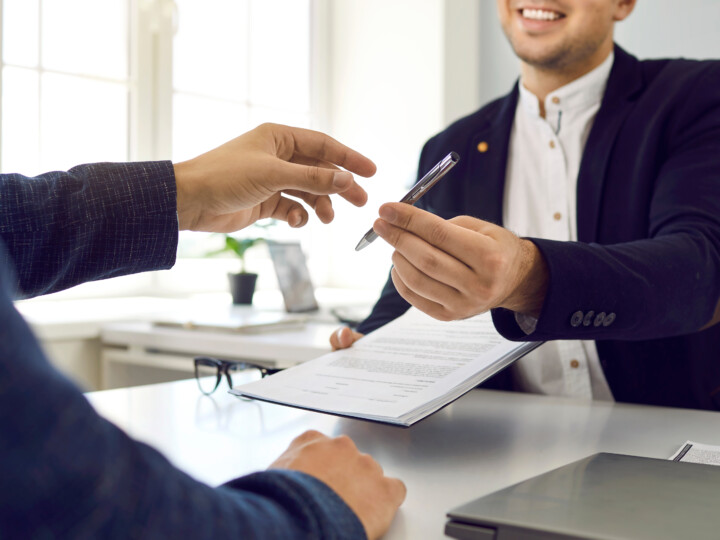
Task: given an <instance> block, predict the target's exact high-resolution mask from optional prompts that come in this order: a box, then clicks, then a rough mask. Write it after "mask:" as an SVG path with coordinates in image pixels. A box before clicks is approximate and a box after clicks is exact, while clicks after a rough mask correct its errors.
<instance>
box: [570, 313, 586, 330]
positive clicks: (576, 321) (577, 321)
mask: <svg viewBox="0 0 720 540" xmlns="http://www.w3.org/2000/svg"><path fill="white" fill-rule="evenodd" d="M584 316H585V314H584V313H583V312H582V311H576V312H575V313H573V314H572V317H570V326H572V327H573V328H577V327H578V326H580V325H581V324H582V322H583V317H584Z"/></svg>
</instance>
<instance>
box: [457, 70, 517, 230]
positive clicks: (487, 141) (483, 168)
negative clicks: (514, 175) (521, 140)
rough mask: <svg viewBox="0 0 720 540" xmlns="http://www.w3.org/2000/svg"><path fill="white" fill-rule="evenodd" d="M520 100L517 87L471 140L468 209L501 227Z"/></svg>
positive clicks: (468, 150) (467, 192)
mask: <svg viewBox="0 0 720 540" xmlns="http://www.w3.org/2000/svg"><path fill="white" fill-rule="evenodd" d="M517 100H518V88H517V84H516V85H515V87H514V88H513V90H512V91H511V92H510V93H509V94H508V95H507V96H506V97H504V98H502V99H501V100H500V101H498V102H497V103H498V109H497V110H496V111H494V112H490V111H489V114H488V116H487V117H486V122H485V123H484V124H482V125H481V126H480V127H479V128H478V130H477V131H475V133H474V135H472V136H471V137H470V141H469V147H468V148H467V150H466V156H468V164H467V167H468V168H467V170H468V171H470V174H472V175H473V178H472V179H471V181H470V182H466V183H465V193H463V196H464V197H465V201H466V208H468V209H469V210H471V212H472V214H471V215H473V216H475V217H480V218H481V219H484V220H486V221H490V222H492V223H496V224H498V225H502V207H503V193H504V190H505V173H506V170H507V158H508V148H509V145H510V131H511V129H512V126H513V121H514V119H515V109H516V106H517Z"/></svg>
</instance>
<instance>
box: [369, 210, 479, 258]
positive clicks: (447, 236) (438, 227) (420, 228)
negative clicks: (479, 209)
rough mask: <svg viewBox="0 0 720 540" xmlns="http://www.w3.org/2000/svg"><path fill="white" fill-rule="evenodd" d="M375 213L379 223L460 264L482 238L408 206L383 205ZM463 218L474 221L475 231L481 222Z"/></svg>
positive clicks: (456, 225) (456, 224) (464, 223)
mask: <svg viewBox="0 0 720 540" xmlns="http://www.w3.org/2000/svg"><path fill="white" fill-rule="evenodd" d="M379 213H380V218H381V219H382V220H384V221H386V222H388V223H390V224H391V225H394V226H395V227H399V228H401V229H404V230H406V231H409V232H411V233H412V234H414V235H416V236H418V237H420V238H422V239H423V240H425V241H426V242H427V243H429V244H431V245H433V246H435V247H437V248H438V249H441V250H442V251H444V252H446V253H449V254H450V255H452V256H453V257H455V258H457V259H459V260H461V261H462V260H464V259H465V257H466V256H467V255H468V246H470V245H472V246H474V247H475V248H476V249H477V248H478V246H479V243H480V242H482V239H483V236H481V235H479V234H477V233H478V232H480V233H481V234H482V232H481V231H478V230H471V229H469V228H468V227H467V226H465V225H466V224H467V223H466V222H464V221H463V222H459V223H455V222H452V221H447V220H444V219H442V218H441V217H438V216H436V215H434V214H431V213H430V212H426V211H425V210H421V209H420V208H415V207H414V206H411V205H409V204H404V203H386V204H384V205H382V206H381V207H380V211H379ZM467 219H468V220H473V222H477V223H478V227H479V228H482V226H483V224H484V223H485V222H483V221H480V220H475V219H473V218H469V217H468V218H467ZM460 223H462V224H460ZM378 234H379V233H378ZM488 240H490V239H488ZM480 247H482V245H481V244H480Z"/></svg>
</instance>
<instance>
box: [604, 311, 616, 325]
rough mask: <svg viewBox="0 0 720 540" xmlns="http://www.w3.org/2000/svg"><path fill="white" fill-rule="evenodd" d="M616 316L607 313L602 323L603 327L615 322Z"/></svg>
mask: <svg viewBox="0 0 720 540" xmlns="http://www.w3.org/2000/svg"><path fill="white" fill-rule="evenodd" d="M615 317H616V315H615V314H614V313H608V314H607V315H606V316H605V320H604V321H603V322H602V325H603V326H610V325H611V324H612V323H613V322H615Z"/></svg>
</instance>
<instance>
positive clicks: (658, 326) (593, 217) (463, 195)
mask: <svg viewBox="0 0 720 540" xmlns="http://www.w3.org/2000/svg"><path fill="white" fill-rule="evenodd" d="M517 100H518V89H517V85H516V87H515V88H514V89H513V90H512V92H511V93H510V94H508V95H507V96H505V97H503V98H501V99H498V100H496V101H494V102H492V103H490V104H488V105H487V106H485V107H483V108H482V109H480V110H479V111H477V112H476V113H474V114H472V115H470V116H467V117H465V118H463V119H461V120H459V121H457V122H455V123H454V124H453V125H451V126H450V127H449V128H448V129H446V130H445V131H443V132H442V133H440V134H438V135H436V136H435V137H433V138H432V139H430V140H429V141H428V142H427V143H426V145H425V147H424V148H423V151H422V154H421V157H420V167H419V172H420V173H423V172H425V171H427V170H428V169H429V168H430V167H431V166H432V165H433V164H434V163H435V162H436V161H438V160H439V159H440V158H442V156H443V155H445V154H446V153H447V152H448V151H450V150H454V151H456V152H458V153H459V154H460V156H461V161H460V163H459V164H458V166H456V167H455V168H454V169H453V170H452V171H451V172H450V173H449V178H448V179H446V180H443V182H441V183H440V184H438V185H437V186H436V187H435V188H434V189H433V190H432V191H431V192H430V193H428V195H427V196H425V198H424V199H422V200H421V201H420V203H421V206H422V207H424V208H425V209H427V210H429V211H431V212H433V213H435V214H437V215H439V216H441V217H443V218H451V217H454V216H458V215H469V216H473V217H477V218H480V219H484V220H487V221H491V222H494V223H497V224H502V202H503V191H504V184H505V174H506V163H507V157H508V146H509V140H510V131H511V128H512V125H513V119H514V115H515V109H516V105H517ZM481 142H484V143H485V144H484V145H481V147H480V148H479V147H478V145H479V143H481ZM481 150H483V151H481ZM577 228H578V240H579V241H578V242H560V241H553V240H544V239H539V238H531V240H532V241H533V242H534V243H535V244H536V245H537V246H538V248H539V250H540V252H541V253H542V255H543V257H544V258H545V260H546V262H547V265H548V269H549V272H550V276H549V286H548V291H547V297H546V299H545V303H544V306H543V309H542V313H541V315H540V318H539V321H538V325H537V329H536V330H535V332H534V333H533V334H531V335H529V336H527V335H525V334H524V332H522V330H521V329H520V328H519V327H518V326H517V324H516V322H515V318H514V314H513V313H511V312H509V311H507V310H503V309H496V310H493V319H494V322H495V325H496V327H497V329H498V330H499V331H500V333H502V334H503V335H504V336H505V337H507V338H509V339H513V340H554V339H594V340H596V343H597V349H598V353H599V357H600V363H601V365H602V368H603V370H604V372H605V376H606V378H607V381H608V384H609V385H610V388H611V390H612V392H613V395H614V397H615V399H616V400H618V401H625V402H634V403H645V404H656V405H665V406H676V407H690V408H701V409H715V410H716V409H720V325H715V326H711V327H709V328H707V329H705V330H701V329H702V328H703V327H704V326H706V325H707V324H708V323H709V322H710V321H711V320H713V315H714V314H715V312H716V308H717V306H718V300H719V299H720V62H717V61H692V60H684V59H677V60H649V61H638V60H637V59H636V58H635V57H633V56H631V55H629V54H627V53H626V52H624V51H623V50H622V49H620V48H619V47H617V46H616V47H615V62H614V64H613V67H612V71H611V73H610V77H609V79H608V84H607V88H606V91H605V95H604V97H603V101H602V105H601V107H600V109H599V111H598V114H597V117H596V119H595V122H594V124H593V127H592V130H591V132H590V135H589V138H588V141H587V145H586V147H585V151H584V154H583V157H582V161H581V165H580V171H579V174H578V182H577ZM407 307H408V304H407V303H406V302H405V301H404V300H403V299H402V298H401V297H400V296H399V295H398V294H397V292H396V291H395V288H394V286H393V284H392V281H390V280H388V283H387V284H386V286H385V288H384V290H383V293H382V295H381V297H380V299H379V301H378V303H377V304H376V306H375V308H374V310H373V312H372V313H371V315H370V317H369V318H368V319H367V320H366V321H364V322H363V323H362V324H361V325H360V326H359V327H358V331H360V332H363V333H367V332H370V331H372V330H374V329H375V328H377V327H379V326H381V325H382V324H385V323H386V322H388V321H390V320H392V319H394V318H395V317H397V316H398V315H400V314H401V313H402V312H404V311H405V310H406V309H407ZM600 313H604V314H605V315H606V318H605V324H599V325H597V326H596V325H595V324H594V320H595V317H596V315H597V314H600ZM611 314H614V315H612V316H610V315H611ZM607 316H609V317H607ZM716 316H717V315H716ZM578 323H579V324H578ZM490 386H491V387H496V388H503V389H511V388H512V381H511V380H510V378H509V370H506V371H505V372H503V373H501V374H500V376H499V377H497V378H496V379H495V380H494V381H492V382H491V384H490Z"/></svg>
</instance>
